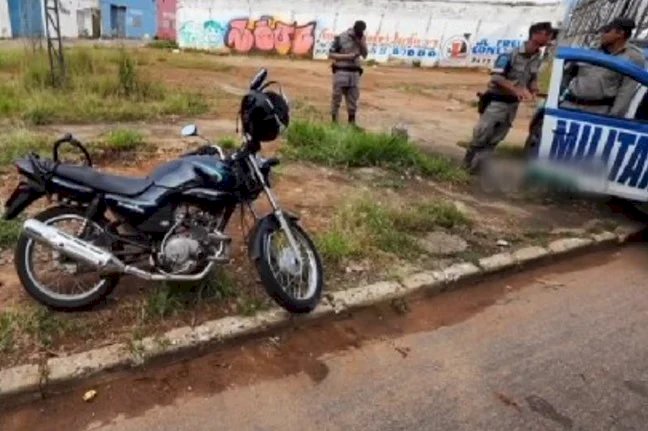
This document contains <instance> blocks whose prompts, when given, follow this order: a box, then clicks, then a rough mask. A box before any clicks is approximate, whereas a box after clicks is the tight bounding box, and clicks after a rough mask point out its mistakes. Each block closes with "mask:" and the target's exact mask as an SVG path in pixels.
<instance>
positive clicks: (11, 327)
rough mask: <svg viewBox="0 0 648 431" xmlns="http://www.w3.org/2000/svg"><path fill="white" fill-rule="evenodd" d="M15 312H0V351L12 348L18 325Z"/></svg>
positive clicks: (3, 351)
mask: <svg viewBox="0 0 648 431" xmlns="http://www.w3.org/2000/svg"><path fill="white" fill-rule="evenodd" d="M16 317H17V316H16V314H14V313H12V312H3V313H2V314H0V353H8V352H11V351H12V350H13V349H14V342H15V333H16V330H17V327H18V320H17V319H16Z"/></svg>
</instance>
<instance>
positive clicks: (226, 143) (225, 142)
mask: <svg viewBox="0 0 648 431" xmlns="http://www.w3.org/2000/svg"><path fill="white" fill-rule="evenodd" d="M217 143H218V145H219V146H220V147H221V148H222V149H223V150H234V149H236V148H238V147H239V146H240V143H239V142H238V140H237V139H236V138H233V137H231V136H225V137H223V138H220V139H219V140H218V142H217Z"/></svg>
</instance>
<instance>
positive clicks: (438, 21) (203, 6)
mask: <svg viewBox="0 0 648 431" xmlns="http://www.w3.org/2000/svg"><path fill="white" fill-rule="evenodd" d="M497 1H498V0H494V3H493V2H489V4H488V5H485V4H481V3H479V2H475V3H472V2H471V3H470V5H467V4H464V3H463V2H462V3H461V4H459V3H457V4H455V3H452V2H447V3H445V2H443V3H441V2H438V1H426V0H424V1H408V0H386V1H380V2H378V1H377V0H366V1H363V2H362V3H361V2H359V1H356V0H354V1H349V2H343V3H340V2H339V1H335V2H332V1H323V2H322V1H315V0H302V2H299V3H294V4H291V5H290V6H289V8H290V9H288V10H286V4H285V3H284V2H278V1H276V0H259V1H255V2H253V3H249V6H248V7H246V8H245V9H242V6H241V5H240V3H233V2H231V1H230V0H210V1H207V0H184V1H179V2H178V9H177V14H176V16H177V22H178V25H177V27H178V32H177V40H178V44H179V45H180V46H181V47H187V48H198V49H228V50H230V51H231V52H234V53H239V54H253V53H273V54H277V55H294V56H302V57H311V58H314V59H326V58H327V56H328V52H329V49H330V46H331V44H332V43H333V39H334V38H335V36H336V35H337V34H340V33H341V32H343V31H345V30H347V29H348V28H349V27H351V26H352V25H353V22H354V21H355V20H357V19H363V20H364V21H365V22H366V23H367V31H366V38H367V47H368V50H369V59H373V60H375V61H378V62H386V61H390V60H404V61H419V62H420V63H421V64H422V65H425V66H435V65H452V66H480V65H487V64H488V63H490V62H491V61H493V60H494V59H495V58H496V57H497V55H498V54H500V53H502V52H506V51H508V50H510V49H513V48H514V47H517V46H519V45H520V44H522V43H523V41H524V39H525V38H526V31H527V29H528V27H529V25H530V24H531V23H532V22H536V21H542V20H544V21H553V22H557V21H558V20H559V19H560V18H561V17H562V15H563V12H562V6H561V1H562V0H531V1H525V2H520V7H515V6H513V7H512V6H511V0H502V3H501V5H500V4H498V3H497ZM513 3H515V1H513Z"/></svg>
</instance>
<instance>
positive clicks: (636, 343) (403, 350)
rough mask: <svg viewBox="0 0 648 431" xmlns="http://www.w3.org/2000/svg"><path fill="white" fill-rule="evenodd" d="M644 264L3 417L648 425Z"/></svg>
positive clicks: (254, 423) (352, 322)
mask: <svg viewBox="0 0 648 431" xmlns="http://www.w3.org/2000/svg"><path fill="white" fill-rule="evenodd" d="M646 263H648V246H646V245H643V244H637V245H632V246H628V247H626V248H624V249H622V250H620V251H613V252H609V251H608V252H601V253H598V254H596V255H590V256H586V257H581V258H574V259H570V260H568V261H564V262H562V263H560V264H556V265H552V266H547V267H542V268H537V269H534V270H532V271H527V272H524V273H520V274H516V275H512V276H506V277H503V278H499V279H497V280H491V281H488V282H485V283H481V284H476V285H475V286H474V287H473V288H464V289H460V290H457V291H454V292H449V293H445V294H442V295H440V296H437V297H433V298H420V299H417V300H412V301H410V302H409V303H408V304H407V306H405V305H404V304H400V303H399V304H392V305H387V306H384V307H379V308H372V309H368V310H363V311H361V312H356V313H354V314H352V315H346V316H340V317H339V319H337V320H335V321H327V322H318V323H316V324H314V325H307V326H302V327H296V328H289V329H286V330H284V331H281V332H280V333H279V334H277V336H276V337H268V336H264V337H262V338H256V339H251V340H247V341H245V342H243V343H236V344H232V345H229V346H224V347H221V348H219V349H218V350H216V351H213V352H211V353H209V354H206V355H203V356H201V357H199V358H193V359H190V360H189V359H187V360H184V361H181V362H179V363H178V362H176V363H173V364H167V365H164V366H158V367H155V368H152V369H149V370H141V371H138V372H136V373H125V374H123V375H121V376H119V378H117V379H113V380H111V381H108V382H106V381H104V382H92V383H88V384H85V385H83V387H78V388H74V389H73V390H71V391H69V392H66V393H61V394H57V395H54V396H51V397H49V398H47V399H45V400H41V401H37V402H33V403H31V404H28V405H23V406H19V407H15V408H12V409H9V410H5V411H3V412H0V430H3V431H12V430H30V431H37V430H56V431H58V430H66V431H73V430H85V429H99V430H102V431H109V430H110V431H127V430H128V431H131V430H132V431H146V430H160V431H170V430H191V431H202V430H209V431H214V430H281V431H287V430H345V431H347V430H498V431H499V430H525V431H527V430H567V429H573V430H588V431H590V430H647V429H648V331H647V330H646V329H647V328H648V295H647V290H648V283H647V282H646V280H647V279H648V265H646ZM88 389H96V390H97V391H98V395H97V397H96V398H95V400H94V401H93V402H90V403H84V402H83V401H82V399H81V398H82V395H83V393H84V392H85V391H86V390H88Z"/></svg>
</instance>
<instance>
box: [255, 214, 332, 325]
mask: <svg viewBox="0 0 648 431" xmlns="http://www.w3.org/2000/svg"><path fill="white" fill-rule="evenodd" d="M288 224H289V226H290V228H291V230H292V232H293V235H295V236H296V237H299V239H301V244H302V246H303V247H304V248H305V250H306V254H307V255H310V258H311V259H312V262H308V263H309V264H310V265H311V267H310V269H314V270H315V274H314V275H315V277H316V280H315V281H314V282H313V283H312V284H313V286H311V288H310V289H309V290H313V291H312V292H311V294H310V295H309V296H308V297H307V298H295V297H294V296H293V295H290V294H289V293H287V292H286V290H285V289H284V288H283V286H282V285H281V283H280V281H279V280H277V277H276V276H275V273H274V272H273V269H272V263H271V262H270V259H269V256H268V247H269V241H270V239H271V236H272V234H273V233H274V232H280V231H281V227H279V225H277V226H275V228H274V229H272V230H268V231H266V232H264V233H263V234H262V235H263V237H262V238H261V245H262V248H261V250H262V252H261V256H260V257H259V259H257V261H256V266H257V271H258V272H259V276H260V277H261V281H262V283H263V285H264V287H265V289H266V292H267V293H268V295H269V296H270V297H271V298H272V299H273V300H274V301H275V302H276V303H277V304H279V305H280V306H281V307H283V308H284V309H285V310H286V311H288V312H290V313H294V314H302V313H309V312H311V311H313V310H314V309H315V307H317V304H319V301H320V299H321V297H322V290H323V287H324V272H323V269H322V260H321V258H320V256H319V253H318V252H317V248H316V247H315V244H314V243H313V241H312V240H311V239H310V237H309V236H308V234H307V233H306V232H305V231H304V230H303V229H302V228H301V227H300V226H299V225H298V224H297V223H295V222H288Z"/></svg>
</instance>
